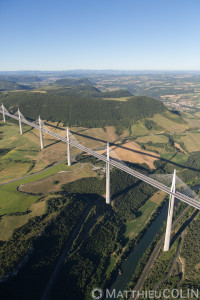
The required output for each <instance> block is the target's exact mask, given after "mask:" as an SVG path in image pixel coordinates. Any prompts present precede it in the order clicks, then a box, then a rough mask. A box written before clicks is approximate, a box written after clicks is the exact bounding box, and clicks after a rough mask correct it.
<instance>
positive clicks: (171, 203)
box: [164, 170, 176, 251]
mask: <svg viewBox="0 0 200 300" xmlns="http://www.w3.org/2000/svg"><path fill="white" fill-rule="evenodd" d="M175 188H176V170H174V175H173V180H172V186H171V192H173V193H175ZM174 199H175V197H174V196H172V195H170V196H169V207H168V216H167V226H166V233H165V243H164V251H169V247H170V236H171V228H172V219H173V211H174Z"/></svg>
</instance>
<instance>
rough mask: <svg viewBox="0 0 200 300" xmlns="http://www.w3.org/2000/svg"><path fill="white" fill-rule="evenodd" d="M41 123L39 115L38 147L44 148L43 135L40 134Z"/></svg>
mask: <svg viewBox="0 0 200 300" xmlns="http://www.w3.org/2000/svg"><path fill="white" fill-rule="evenodd" d="M41 129H42V123H41V119H40V116H39V130H40V147H41V149H44V143H43V136H42V130H41Z"/></svg>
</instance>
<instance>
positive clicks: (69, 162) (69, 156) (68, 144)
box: [67, 127, 71, 167]
mask: <svg viewBox="0 0 200 300" xmlns="http://www.w3.org/2000/svg"><path fill="white" fill-rule="evenodd" d="M67 162H68V167H70V166H71V151H70V143H69V128H68V127H67Z"/></svg>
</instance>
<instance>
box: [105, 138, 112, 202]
mask: <svg viewBox="0 0 200 300" xmlns="http://www.w3.org/2000/svg"><path fill="white" fill-rule="evenodd" d="M109 160H110V156H109V143H107V162H106V203H107V204H110V202H111V199H110V163H109Z"/></svg>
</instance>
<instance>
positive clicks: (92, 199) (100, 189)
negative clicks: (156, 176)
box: [0, 165, 154, 299]
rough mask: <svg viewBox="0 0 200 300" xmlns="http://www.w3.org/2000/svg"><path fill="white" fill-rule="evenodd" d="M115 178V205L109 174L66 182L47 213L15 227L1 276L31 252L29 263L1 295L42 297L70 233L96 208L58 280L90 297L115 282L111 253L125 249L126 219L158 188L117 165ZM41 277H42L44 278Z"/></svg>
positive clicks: (4, 249) (3, 252) (2, 252)
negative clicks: (107, 199)
mask: <svg viewBox="0 0 200 300" xmlns="http://www.w3.org/2000/svg"><path fill="white" fill-rule="evenodd" d="M135 167H136V169H137V165H136V166H135ZM146 172H148V168H147V169H146ZM111 180H112V186H113V187H112V193H111V194H112V195H111V196H112V198H113V206H112V207H111V206H107V205H106V204H105V199H102V197H101V194H103V193H105V178H87V179H81V180H77V181H75V182H72V183H69V184H66V185H64V186H63V190H62V191H61V192H59V193H57V194H56V195H55V197H53V196H52V198H51V199H50V200H49V202H48V210H47V213H46V214H45V215H43V216H41V217H35V218H33V219H30V220H29V222H28V223H27V224H26V225H24V226H22V227H20V228H19V229H17V230H15V232H14V234H13V237H12V238H11V239H10V240H9V241H8V242H6V243H4V244H3V245H2V246H1V248H0V258H1V260H0V261H1V275H5V274H7V273H8V272H10V271H13V270H14V269H16V268H18V265H19V263H20V262H21V261H22V259H23V257H26V256H27V262H26V260H25V262H24V265H23V266H22V267H21V268H19V273H18V275H17V276H14V277H13V276H11V277H10V279H8V280H7V281H5V282H2V283H1V284H0V297H2V298H4V299H16V298H15V295H22V297H21V299H36V295H37V297H38V295H42V293H43V292H44V289H45V286H46V285H47V282H48V280H49V276H50V274H51V273H52V271H53V268H54V267H55V264H56V261H57V259H58V256H59V255H60V254H61V252H62V250H63V249H64V247H65V245H66V242H67V241H68V239H69V237H70V233H72V231H73V229H74V228H75V226H77V222H79V221H80V218H81V215H83V212H84V210H86V209H88V208H89V209H90V208H91V211H90V213H89V215H88V218H87V219H86V221H85V222H84V223H83V225H82V231H81V232H82V233H80V237H79V238H78V240H76V241H75V242H74V244H73V247H72V248H71V249H70V251H72V252H73V251H75V253H74V254H73V255H69V256H68V259H67V260H66V264H65V266H64V268H63V270H62V272H61V274H60V276H61V277H59V278H61V279H62V280H59V278H58V284H59V286H60V292H61V293H64V292H65V290H66V289H67V290H68V292H67V294H68V295H70V297H78V299H89V296H88V293H89V292H88V291H89V289H90V288H91V287H92V286H94V285H96V284H100V282H101V283H102V278H104V279H105V280H103V283H102V284H106V282H107V281H108V280H110V277H109V276H110V275H109V274H108V276H105V272H106V269H107V267H108V264H109V261H110V255H111V253H113V252H115V251H117V252H121V251H122V247H123V246H125V244H126V241H125V240H124V235H123V233H124V232H125V225H124V220H126V219H129V218H134V217H136V215H137V211H138V209H139V208H140V207H141V206H142V204H143V203H144V202H145V201H146V200H147V199H148V198H149V197H150V196H151V195H152V193H153V191H154V189H153V188H151V187H150V188H149V186H148V185H145V184H143V183H141V182H140V181H138V180H136V179H134V178H133V177H132V176H130V175H127V174H126V173H123V172H121V173H120V171H119V170H117V169H113V171H112V172H111ZM120 207H124V209H120ZM27 213H28V212H27ZM70 253H71V252H70ZM70 253H69V254H70ZM69 268H70V272H69ZM63 276H64V277H63ZM91 276H92V278H91ZM38 278H40V279H41V278H42V280H40V282H38ZM58 284H56V286H58ZM11 285H12V290H10V288H9V287H10V286H11ZM35 286H37V289H36V288H35ZM53 294H54V291H53ZM5 295H8V297H7V298H5V297H4V296H5Z"/></svg>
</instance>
